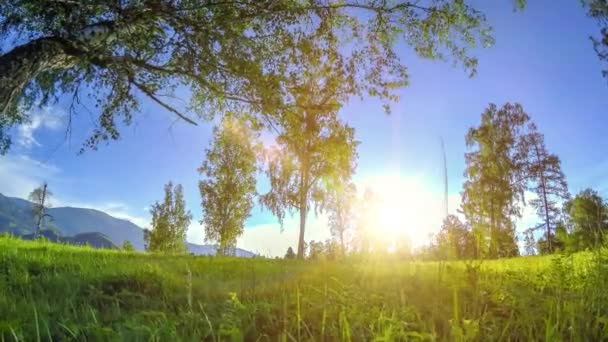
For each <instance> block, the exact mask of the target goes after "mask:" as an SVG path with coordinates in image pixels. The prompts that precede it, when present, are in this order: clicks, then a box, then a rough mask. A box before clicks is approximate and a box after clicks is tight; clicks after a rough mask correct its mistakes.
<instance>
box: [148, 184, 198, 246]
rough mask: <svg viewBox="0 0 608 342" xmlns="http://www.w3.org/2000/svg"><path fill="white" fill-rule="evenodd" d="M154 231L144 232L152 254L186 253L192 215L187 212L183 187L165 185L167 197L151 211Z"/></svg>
mask: <svg viewBox="0 0 608 342" xmlns="http://www.w3.org/2000/svg"><path fill="white" fill-rule="evenodd" d="M150 214H151V215H152V230H146V231H145V232H144V240H145V241H146V249H147V250H148V251H152V252H162V253H170V254H181V253H186V251H187V247H186V232H187V230H188V226H189V225H190V221H191V220H192V214H190V211H187V210H186V202H185V201H184V192H183V189H182V186H181V185H179V184H178V185H176V186H175V187H173V183H171V182H169V183H168V184H167V185H165V197H164V199H163V201H162V202H156V203H154V204H153V205H152V209H150Z"/></svg>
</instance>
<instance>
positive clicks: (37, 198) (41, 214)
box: [29, 182, 53, 237]
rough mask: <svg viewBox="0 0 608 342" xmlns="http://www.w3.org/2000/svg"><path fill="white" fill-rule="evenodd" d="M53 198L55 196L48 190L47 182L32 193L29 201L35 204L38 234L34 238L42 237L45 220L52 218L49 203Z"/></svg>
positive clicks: (34, 210) (33, 209) (33, 210)
mask: <svg viewBox="0 0 608 342" xmlns="http://www.w3.org/2000/svg"><path fill="white" fill-rule="evenodd" d="M51 196H53V193H52V192H51V191H50V190H49V189H48V184H47V183H46V182H45V183H43V184H42V185H41V186H39V187H37V188H36V189H34V190H33V191H32V192H30V196H29V199H30V201H32V202H33V203H34V205H33V207H32V213H33V214H34V219H35V220H36V232H35V233H34V237H38V236H39V235H40V232H41V229H42V223H43V221H44V219H45V218H50V217H51V215H49V213H48V209H49V207H50V206H51V204H50V203H49V198H50V197H51Z"/></svg>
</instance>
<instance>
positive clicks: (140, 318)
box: [0, 237, 608, 341]
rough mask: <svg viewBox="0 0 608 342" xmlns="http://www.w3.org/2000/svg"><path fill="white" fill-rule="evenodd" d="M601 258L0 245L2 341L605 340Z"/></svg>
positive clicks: (606, 292) (7, 241) (607, 323)
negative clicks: (404, 257) (257, 254)
mask: <svg viewBox="0 0 608 342" xmlns="http://www.w3.org/2000/svg"><path fill="white" fill-rule="evenodd" d="M603 260H604V257H603V256H602V255H601V253H595V254H592V253H583V254H576V255H571V256H559V257H526V258H517V259H510V260H502V261H485V262H483V263H479V262H471V263H464V262H459V263H429V262H426V263H424V262H408V261H399V260H396V259H395V260H392V259H386V258H385V259H365V260H364V259H358V260H354V259H351V260H344V261H340V262H298V261H285V260H265V259H253V260H248V259H233V258H211V257H192V256H184V257H171V256H157V255H146V254H142V253H128V252H120V251H100V250H93V249H89V248H82V247H73V246H62V245H54V244H50V243H46V242H25V241H21V240H18V239H15V238H9V237H2V238H0V337H1V339H2V340H3V341H11V340H23V341H36V340H41V341H46V340H54V341H65V340H89V341H90V340H129V341H150V340H152V341H179V340H183V341H198V340H208V341H224V340H235V341H240V340H247V341H297V340H316V341H335V340H351V341H363V340H376V341H394V340H453V341H469V340H473V341H475V340H477V341H492V340H501V341H508V340H521V341H529V340H546V341H559V340H566V341H598V340H606V339H608V271H604V268H605V267H606V265H608V263H605V262H604V261H603Z"/></svg>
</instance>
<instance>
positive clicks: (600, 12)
mask: <svg viewBox="0 0 608 342" xmlns="http://www.w3.org/2000/svg"><path fill="white" fill-rule="evenodd" d="M581 2H582V4H583V6H584V7H586V8H587V9H588V11H587V15H588V16H590V17H591V18H593V19H595V20H596V21H597V22H598V23H599V25H600V26H601V29H600V37H599V38H598V37H592V38H591V41H592V42H593V47H594V49H595V52H596V54H597V56H598V57H599V59H600V60H601V61H603V62H608V2H607V1H606V0H582V1H581ZM602 74H603V75H604V77H606V78H608V69H606V70H603V71H602Z"/></svg>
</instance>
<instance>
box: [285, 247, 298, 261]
mask: <svg viewBox="0 0 608 342" xmlns="http://www.w3.org/2000/svg"><path fill="white" fill-rule="evenodd" d="M295 258H296V253H294V252H293V248H291V247H289V248H287V253H285V259H295Z"/></svg>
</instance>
